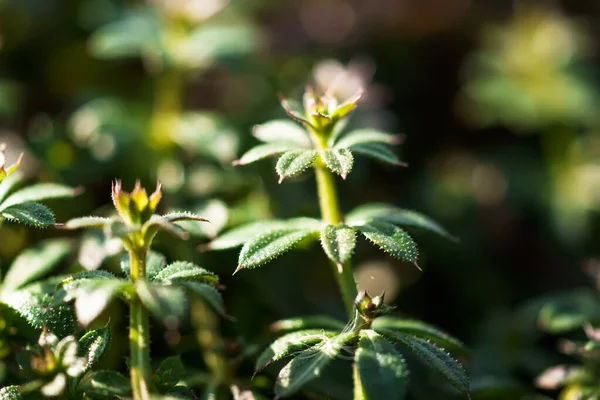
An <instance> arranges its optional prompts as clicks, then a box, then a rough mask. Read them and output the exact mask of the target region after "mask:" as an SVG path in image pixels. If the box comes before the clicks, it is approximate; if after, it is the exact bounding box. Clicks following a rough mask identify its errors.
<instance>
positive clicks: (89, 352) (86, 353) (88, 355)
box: [77, 328, 110, 371]
mask: <svg viewBox="0 0 600 400" xmlns="http://www.w3.org/2000/svg"><path fill="white" fill-rule="evenodd" d="M109 343H110V329H108V328H100V329H94V330H92V331H89V332H87V333H86V334H85V335H83V336H82V337H81V339H79V346H78V353H77V355H78V356H79V357H84V358H85V359H86V360H87V364H86V366H85V371H87V370H89V369H90V368H91V367H92V365H94V364H95V363H96V362H97V361H98V360H99V359H100V357H102V354H104V352H105V351H106V349H107V348H108V345H109Z"/></svg>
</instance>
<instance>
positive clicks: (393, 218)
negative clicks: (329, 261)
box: [346, 203, 458, 241]
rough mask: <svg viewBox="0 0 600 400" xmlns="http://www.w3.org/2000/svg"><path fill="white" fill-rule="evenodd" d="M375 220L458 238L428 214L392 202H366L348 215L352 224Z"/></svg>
mask: <svg viewBox="0 0 600 400" xmlns="http://www.w3.org/2000/svg"><path fill="white" fill-rule="evenodd" d="M373 220H379V221H385V222H389V223H390V224H394V225H402V226H409V227H414V228H419V229H424V230H427V231H431V232H434V233H437V234H438V235H440V236H444V237H446V238H448V239H450V240H453V241H457V240H458V239H457V238H456V237H454V236H452V235H451V234H449V233H448V231H446V230H445V229H444V228H443V227H442V226H441V225H440V224H438V223H437V222H435V221H434V220H432V219H431V218H429V217H428V216H426V215H423V214H421V213H418V212H416V211H412V210H407V209H403V208H399V207H396V206H393V205H391V204H379V203H376V204H366V205H363V206H359V207H357V208H355V209H354V210H352V211H351V212H350V213H348V215H347V216H346V223H347V224H348V225H350V226H360V225H364V224H366V223H369V222H371V221H373Z"/></svg>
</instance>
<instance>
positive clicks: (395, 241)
mask: <svg viewBox="0 0 600 400" xmlns="http://www.w3.org/2000/svg"><path fill="white" fill-rule="evenodd" d="M358 229H359V230H360V231H361V233H362V234H363V235H364V236H365V237H366V238H367V239H369V240H370V241H371V242H373V243H374V244H376V245H377V246H379V247H380V248H381V249H382V250H383V251H385V252H386V253H388V254H390V255H392V256H394V257H396V258H398V259H400V260H402V261H408V262H411V263H413V264H415V265H416V263H417V257H418V254H419V253H418V250H417V245H416V244H415V242H414V241H413V240H412V238H411V237H410V236H409V235H408V233H406V232H404V231H403V230H402V229H400V228H398V227H397V226H394V225H392V224H389V223H387V222H382V221H372V222H371V223H369V224H365V225H361V226H359V227H358Z"/></svg>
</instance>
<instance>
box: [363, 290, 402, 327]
mask: <svg viewBox="0 0 600 400" xmlns="http://www.w3.org/2000/svg"><path fill="white" fill-rule="evenodd" d="M384 296H385V293H384V294H382V295H381V296H375V297H371V296H369V294H368V293H367V292H366V291H365V290H361V291H360V292H359V293H358V295H357V296H356V299H355V300H354V307H356V309H357V310H358V313H359V314H360V315H361V316H362V317H363V318H364V319H365V320H367V321H371V320H374V319H375V318H377V317H380V316H382V315H386V314H389V313H390V312H391V311H392V310H393V309H394V307H391V306H388V305H386V304H384V301H383V300H384Z"/></svg>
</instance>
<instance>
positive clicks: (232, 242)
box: [206, 218, 321, 250]
mask: <svg viewBox="0 0 600 400" xmlns="http://www.w3.org/2000/svg"><path fill="white" fill-rule="evenodd" d="M284 228H290V229H292V228H297V229H304V228H306V229H314V230H319V229H321V221H319V220H316V219H313V218H292V219H289V220H273V221H260V222H253V223H250V224H246V225H242V226H240V227H237V228H233V229H231V230H229V231H227V232H225V233H224V234H222V235H221V236H219V237H218V238H216V239H215V240H213V241H212V242H210V243H209V244H208V245H206V249H208V250H224V249H230V248H233V247H237V246H241V245H243V244H244V243H246V242H248V241H249V240H250V239H253V238H255V237H257V236H260V235H263V234H266V233H267V232H270V231H275V230H279V229H284Z"/></svg>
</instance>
